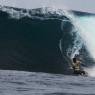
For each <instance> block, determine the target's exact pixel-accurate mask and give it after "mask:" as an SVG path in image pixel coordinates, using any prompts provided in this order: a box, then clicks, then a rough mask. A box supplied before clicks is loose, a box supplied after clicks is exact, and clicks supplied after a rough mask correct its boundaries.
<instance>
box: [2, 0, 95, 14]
mask: <svg viewBox="0 0 95 95" xmlns="http://www.w3.org/2000/svg"><path fill="white" fill-rule="evenodd" d="M0 5H7V6H14V7H20V8H39V7H54V8H63V9H71V10H78V11H84V12H90V13H95V0H0Z"/></svg>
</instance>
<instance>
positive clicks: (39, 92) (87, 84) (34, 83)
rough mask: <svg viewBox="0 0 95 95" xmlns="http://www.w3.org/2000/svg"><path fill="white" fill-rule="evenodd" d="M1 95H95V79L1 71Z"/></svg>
mask: <svg viewBox="0 0 95 95" xmlns="http://www.w3.org/2000/svg"><path fill="white" fill-rule="evenodd" d="M0 95H95V78H94V77H83V76H65V75H61V74H48V73H36V72H23V71H9V70H0Z"/></svg>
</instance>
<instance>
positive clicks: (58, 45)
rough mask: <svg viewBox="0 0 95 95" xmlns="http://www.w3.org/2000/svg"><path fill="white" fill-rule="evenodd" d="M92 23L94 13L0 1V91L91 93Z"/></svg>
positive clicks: (94, 61) (94, 63)
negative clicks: (76, 69) (74, 65)
mask: <svg viewBox="0 0 95 95" xmlns="http://www.w3.org/2000/svg"><path fill="white" fill-rule="evenodd" d="M94 26H95V14H89V13H83V12H76V11H66V10H62V9H53V8H38V9H20V8H13V7H6V6H0V95H95V90H94V89H95V78H94V77H95V53H94V52H95V43H94V41H95V32H94ZM73 57H79V58H80V59H81V60H82V64H81V67H82V69H83V70H85V71H86V72H87V73H88V76H87V77H85V76H74V75H73V73H72V70H71V69H70V67H71V61H72V58H73Z"/></svg>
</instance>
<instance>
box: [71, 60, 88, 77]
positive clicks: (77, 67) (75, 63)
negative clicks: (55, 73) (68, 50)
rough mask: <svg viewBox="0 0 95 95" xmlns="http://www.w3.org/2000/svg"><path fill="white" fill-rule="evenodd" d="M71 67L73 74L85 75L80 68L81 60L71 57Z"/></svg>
mask: <svg viewBox="0 0 95 95" xmlns="http://www.w3.org/2000/svg"><path fill="white" fill-rule="evenodd" d="M72 68H73V73H74V74H76V75H86V72H85V71H83V70H82V69H81V61H80V60H79V59H78V58H73V63H72Z"/></svg>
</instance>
